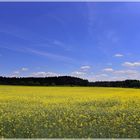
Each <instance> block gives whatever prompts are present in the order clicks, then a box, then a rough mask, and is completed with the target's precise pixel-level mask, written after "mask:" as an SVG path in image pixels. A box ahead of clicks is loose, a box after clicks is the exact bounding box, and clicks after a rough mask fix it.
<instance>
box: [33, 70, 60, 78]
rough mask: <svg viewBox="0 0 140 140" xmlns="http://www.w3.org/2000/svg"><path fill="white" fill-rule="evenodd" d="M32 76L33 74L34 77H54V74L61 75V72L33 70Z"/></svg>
mask: <svg viewBox="0 0 140 140" xmlns="http://www.w3.org/2000/svg"><path fill="white" fill-rule="evenodd" d="M31 76H33V77H52V76H60V74H58V73H54V72H44V71H41V72H33V73H32V74H31Z"/></svg>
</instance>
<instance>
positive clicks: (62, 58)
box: [28, 49, 75, 63]
mask: <svg viewBox="0 0 140 140" xmlns="http://www.w3.org/2000/svg"><path fill="white" fill-rule="evenodd" d="M28 51H29V52H30V53H33V54H37V55H40V56H45V57H48V58H50V59H53V60H56V61H63V62H68V63H72V62H74V61H75V60H74V59H72V58H69V57H67V56H63V55H59V54H54V53H50V52H44V51H40V50H35V49H28Z"/></svg>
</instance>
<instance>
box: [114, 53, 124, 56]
mask: <svg viewBox="0 0 140 140" xmlns="http://www.w3.org/2000/svg"><path fill="white" fill-rule="evenodd" d="M114 56H115V57H123V56H124V55H123V54H119V53H117V54H115V55H114Z"/></svg>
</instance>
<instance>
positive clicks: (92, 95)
mask: <svg viewBox="0 0 140 140" xmlns="http://www.w3.org/2000/svg"><path fill="white" fill-rule="evenodd" d="M0 138H140V89H130V88H101V87H100V88H95V87H32V86H31V87H29V86H0Z"/></svg>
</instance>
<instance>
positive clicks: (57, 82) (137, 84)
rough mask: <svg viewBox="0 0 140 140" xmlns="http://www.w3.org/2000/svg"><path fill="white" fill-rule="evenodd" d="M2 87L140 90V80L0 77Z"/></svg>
mask: <svg viewBox="0 0 140 140" xmlns="http://www.w3.org/2000/svg"><path fill="white" fill-rule="evenodd" d="M0 85H27V86H91V87H126V88H129V87H130V88H140V81H139V80H125V81H96V82H89V81H88V80H85V79H81V78H78V77H72V76H58V77H44V78H43V77H38V78H37V77H0Z"/></svg>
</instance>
